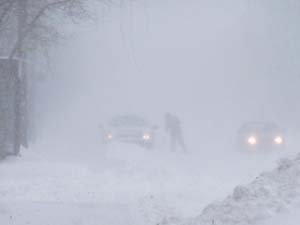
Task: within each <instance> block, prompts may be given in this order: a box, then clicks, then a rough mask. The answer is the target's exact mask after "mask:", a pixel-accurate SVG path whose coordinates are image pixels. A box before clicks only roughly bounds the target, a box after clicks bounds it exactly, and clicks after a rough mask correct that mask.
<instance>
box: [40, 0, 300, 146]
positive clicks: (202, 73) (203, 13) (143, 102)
mask: <svg viewBox="0 0 300 225" xmlns="http://www.w3.org/2000/svg"><path fill="white" fill-rule="evenodd" d="M286 5H287V7H286V8H285V10H280V9H281V7H282V6H281V5H280V4H279V3H278V4H273V3H272V5H271V3H270V2H269V1H264V2H259V1H253V2H248V1H230V2H226V3H225V2H224V3H220V2H218V1H192V0H189V1H187V2H186V1H184V2H182V1H167V0H165V1H134V2H129V3H128V4H127V3H126V4H125V3H124V4H123V5H121V6H120V7H117V6H113V7H110V8H106V10H105V11H103V10H99V12H100V13H102V14H103V13H104V16H103V17H101V18H100V19H99V21H97V22H96V23H93V24H88V25H85V26H81V27H79V28H78V27H72V28H71V29H70V27H69V28H68V29H70V30H71V31H72V34H73V36H72V38H71V40H68V42H66V43H65V44H64V45H61V46H57V47H55V48H53V51H52V57H53V60H54V63H53V68H54V69H53V73H51V76H49V77H48V78H47V80H46V82H44V83H42V84H40V87H39V94H38V96H39V97H38V99H39V102H38V103H37V105H38V107H37V108H39V110H40V112H38V113H39V115H41V123H40V124H41V127H40V128H42V127H43V126H44V125H46V124H47V123H49V124H53V123H55V124H59V126H63V127H65V129H68V128H69V127H70V126H69V125H67V124H64V123H67V122H68V121H66V120H65V119H66V117H67V118H70V117H72V119H73V121H72V124H73V126H72V128H71V130H70V131H66V133H67V134H70V136H72V130H74V128H75V127H76V125H74V124H76V123H78V124H79V123H80V124H82V123H85V124H86V125H87V124H89V125H88V126H86V127H85V129H87V128H88V127H89V126H90V128H92V127H93V128H94V129H93V132H95V129H96V127H97V125H98V124H101V123H103V122H104V121H106V120H107V118H108V117H110V116H113V115H115V114H123V113H134V114H139V115H143V116H145V117H146V118H148V119H149V120H152V121H153V122H154V123H157V124H158V125H159V126H161V127H163V115H164V114H165V113H167V112H172V113H175V114H177V115H178V116H179V117H180V118H181V120H182V123H183V124H184V130H185V133H186V134H185V136H186V138H187V139H188V143H189V145H190V147H189V148H192V149H193V151H199V150H197V148H199V149H200V148H201V147H204V146H205V147H207V146H210V145H213V143H216V141H215V140H216V139H218V140H219V141H218V144H219V146H218V147H220V146H222V145H223V146H224V145H225V144H226V143H228V142H229V140H230V145H231V144H232V141H233V140H234V138H235V134H236V130H237V129H238V128H239V126H240V125H241V124H242V123H244V122H248V121H275V122H277V123H278V124H280V125H281V126H282V127H283V128H285V129H294V128H296V127H297V125H298V124H299V120H298V116H297V115H298V113H299V106H298V105H297V104H296V103H297V100H298V98H299V92H298V86H299V84H300V79H299V74H298V71H299V65H297V58H298V55H299V53H298V51H297V49H298V46H299V43H298V40H299V35H300V33H299V31H298V29H297V23H296V21H297V15H296V11H295V10H293V8H292V7H291V6H289V4H288V3H287V4H286ZM271 6H272V7H271ZM55 121H61V122H58V123H56V122H55ZM75 130H76V128H75ZM82 132H83V133H84V132H86V131H84V130H82ZM199 136H200V137H203V138H202V140H201V142H200V143H199ZM211 147H212V146H211ZM215 147H216V146H215Z"/></svg>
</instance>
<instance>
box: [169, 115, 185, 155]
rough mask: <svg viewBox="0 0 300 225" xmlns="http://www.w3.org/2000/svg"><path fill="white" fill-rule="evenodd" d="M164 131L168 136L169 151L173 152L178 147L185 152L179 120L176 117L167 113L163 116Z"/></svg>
mask: <svg viewBox="0 0 300 225" xmlns="http://www.w3.org/2000/svg"><path fill="white" fill-rule="evenodd" d="M165 129H166V132H167V133H168V135H169V136H170V150H171V151H175V150H176V146H179V147H180V148H181V149H182V150H183V151H185V152H186V146H185V143H184V138H183V133H182V128H181V123H180V120H179V118H178V117H177V116H175V115H172V114H170V113H167V114H166V115H165Z"/></svg>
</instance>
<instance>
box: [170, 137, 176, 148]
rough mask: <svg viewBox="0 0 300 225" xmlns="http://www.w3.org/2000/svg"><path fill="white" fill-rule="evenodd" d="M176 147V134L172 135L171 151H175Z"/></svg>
mask: <svg viewBox="0 0 300 225" xmlns="http://www.w3.org/2000/svg"><path fill="white" fill-rule="evenodd" d="M175 148H176V137H175V136H174V135H171V136H170V151H171V152H175Z"/></svg>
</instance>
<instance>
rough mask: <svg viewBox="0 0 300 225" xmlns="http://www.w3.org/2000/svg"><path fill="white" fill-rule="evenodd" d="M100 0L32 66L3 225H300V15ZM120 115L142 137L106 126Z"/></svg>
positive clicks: (5, 189)
mask: <svg viewBox="0 0 300 225" xmlns="http://www.w3.org/2000/svg"><path fill="white" fill-rule="evenodd" d="M67 2H69V1H67ZM110 3H111V4H109V5H100V6H99V8H96V10H95V11H96V15H94V16H96V17H98V18H97V19H96V20H93V21H88V22H87V21H84V22H86V23H79V24H76V23H75V24H74V23H70V24H68V23H61V24H60V26H59V27H57V29H58V31H60V32H61V33H63V34H64V35H65V37H66V39H64V40H61V41H60V42H59V43H57V44H53V45H51V47H50V48H49V49H48V50H49V52H48V54H49V55H45V54H46V53H41V52H40V51H37V52H35V54H30V57H31V58H30V57H28V61H30V63H31V64H32V63H33V64H35V67H34V68H35V72H32V71H31V72H32V73H31V74H29V75H33V76H32V77H31V78H33V79H30V83H29V89H28V90H29V93H30V96H29V99H30V100H31V102H30V103H32V104H30V105H29V106H30V107H29V115H30V124H29V134H30V137H29V140H30V145H29V148H28V149H24V148H22V149H21V154H19V157H8V158H6V159H4V160H3V161H1V162H2V163H1V164H0V168H2V170H0V177H1V180H2V182H1V183H0V197H1V202H2V203H1V204H0V224H15V225H24V223H28V224H32V225H35V224H36V225H38V224H41V221H43V222H42V223H44V221H45V220H46V221H47V222H48V223H49V224H61V225H74V224H84V225H99V224H100V225H101V224H108V225H120V224H124V225H137V224H138V225H154V224H156V225H183V224H191V225H211V224H218V225H228V224H236V225H243V224H253V225H255V224H256V225H259V224H261V223H260V222H265V223H263V224H264V225H267V224H270V221H271V223H272V221H275V222H276V221H277V218H278V216H277V215H278V214H279V218H281V221H285V220H286V218H287V217H289V215H291V216H293V217H292V218H295V219H290V221H291V222H295V223H293V224H299V217H298V216H297V215H298V214H299V202H300V194H299V193H298V190H299V188H300V176H299V174H300V167H299V162H300V157H299V156H298V157H297V158H296V159H291V157H295V155H296V154H297V153H298V152H299V151H298V149H299V148H298V147H299V146H300V145H299V143H298V140H299V135H300V129H299V127H300V120H299V116H298V115H299V114H300V106H299V104H298V102H299V99H300V91H299V87H300V74H299V71H300V64H299V63H298V61H299V56H300V51H299V49H300V41H299V40H300V30H299V19H300V16H299V15H300V14H299V6H298V5H299V4H298V3H297V2H296V1H294V0H286V1H284V2H283V1H279V0H272V1H271V0H251V1H250V0H228V1H217V0H184V1H183V0H176V1H175V0H155V1H153V0H152V1H151V0H135V1H131V0H130V1H125V0H121V1H119V3H118V2H117V1H112V2H110ZM56 19H58V20H59V19H60V18H56ZM81 22H82V21H81ZM45 56H46V57H45ZM47 56H48V58H47ZM29 59H30V60H29ZM45 59H48V61H47V60H45ZM30 68H32V67H31V66H30ZM16 71H17V70H16ZM36 78H38V79H36ZM129 114H134V115H138V116H140V117H143V118H145V119H146V120H147V121H148V122H149V126H148V125H145V123H143V121H142V122H141V121H140V120H139V118H135V121H133V123H135V125H132V124H131V125H129V126H128V124H127V126H128V127H126V125H124V119H123V121H121V124H122V123H123V124H122V125H121V126H120V125H112V124H113V123H112V122H111V121H114V120H111V118H113V117H114V116H116V115H129ZM174 115H175V116H174ZM176 117H178V118H179V119H177V118H176ZM114 118H116V117H114ZM117 118H118V117H117ZM126 118H127V122H128V121H130V119H128V117H126ZM23 119H24V118H23ZM131 119H132V118H131ZM170 121H171V122H170ZM131 122H132V121H131ZM249 122H262V123H260V124H259V125H258V128H257V127H255V126H257V124H255V126H253V127H254V128H253V127H252V125H253V124H251V123H250V125H249ZM267 122H271V123H267ZM115 124H116V123H115ZM117 124H118V123H117ZM119 124H120V123H119ZM125 124H126V121H125ZM137 124H138V125H137ZM141 124H143V125H141ZM174 124H175V125H174ZM244 124H248V126H243V125H244ZM274 124H275V125H277V126H278V128H277V127H276V126H273V125H274ZM241 126H243V128H246V129H240V128H241ZM259 126H260V127H259ZM128 142H130V143H128ZM176 145H177V147H178V148H175V147H174V146H176ZM185 145H186V146H185ZM180 147H181V148H180ZM174 149H176V151H175V150H174ZM282 158H283V159H282ZM274 167H275V169H274ZM259 174H261V175H259ZM291 209H293V210H291ZM297 209H298V211H297ZM287 211H289V214H286V213H287ZM297 212H298V213H297ZM294 214H295V215H294ZM270 217H273V219H271V220H270V221H269V220H268V219H269V218H270ZM278 221H280V220H278ZM272 225H273V224H272Z"/></svg>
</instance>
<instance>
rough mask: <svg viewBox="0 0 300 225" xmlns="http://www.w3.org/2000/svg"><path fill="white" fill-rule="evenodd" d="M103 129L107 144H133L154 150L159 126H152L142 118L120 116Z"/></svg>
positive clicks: (104, 139) (115, 117)
mask: <svg viewBox="0 0 300 225" xmlns="http://www.w3.org/2000/svg"><path fill="white" fill-rule="evenodd" d="M103 128H104V129H103V131H104V132H103V141H104V143H105V144H110V143H114V142H119V143H132V144H136V145H139V146H142V147H145V148H153V147H154V145H155V132H156V130H157V129H158V126H155V125H150V124H149V122H148V121H147V120H146V119H144V118H143V117H141V116H137V115H118V116H114V117H113V118H111V119H110V120H109V121H108V123H107V124H106V125H105V126H104V127H103Z"/></svg>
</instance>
